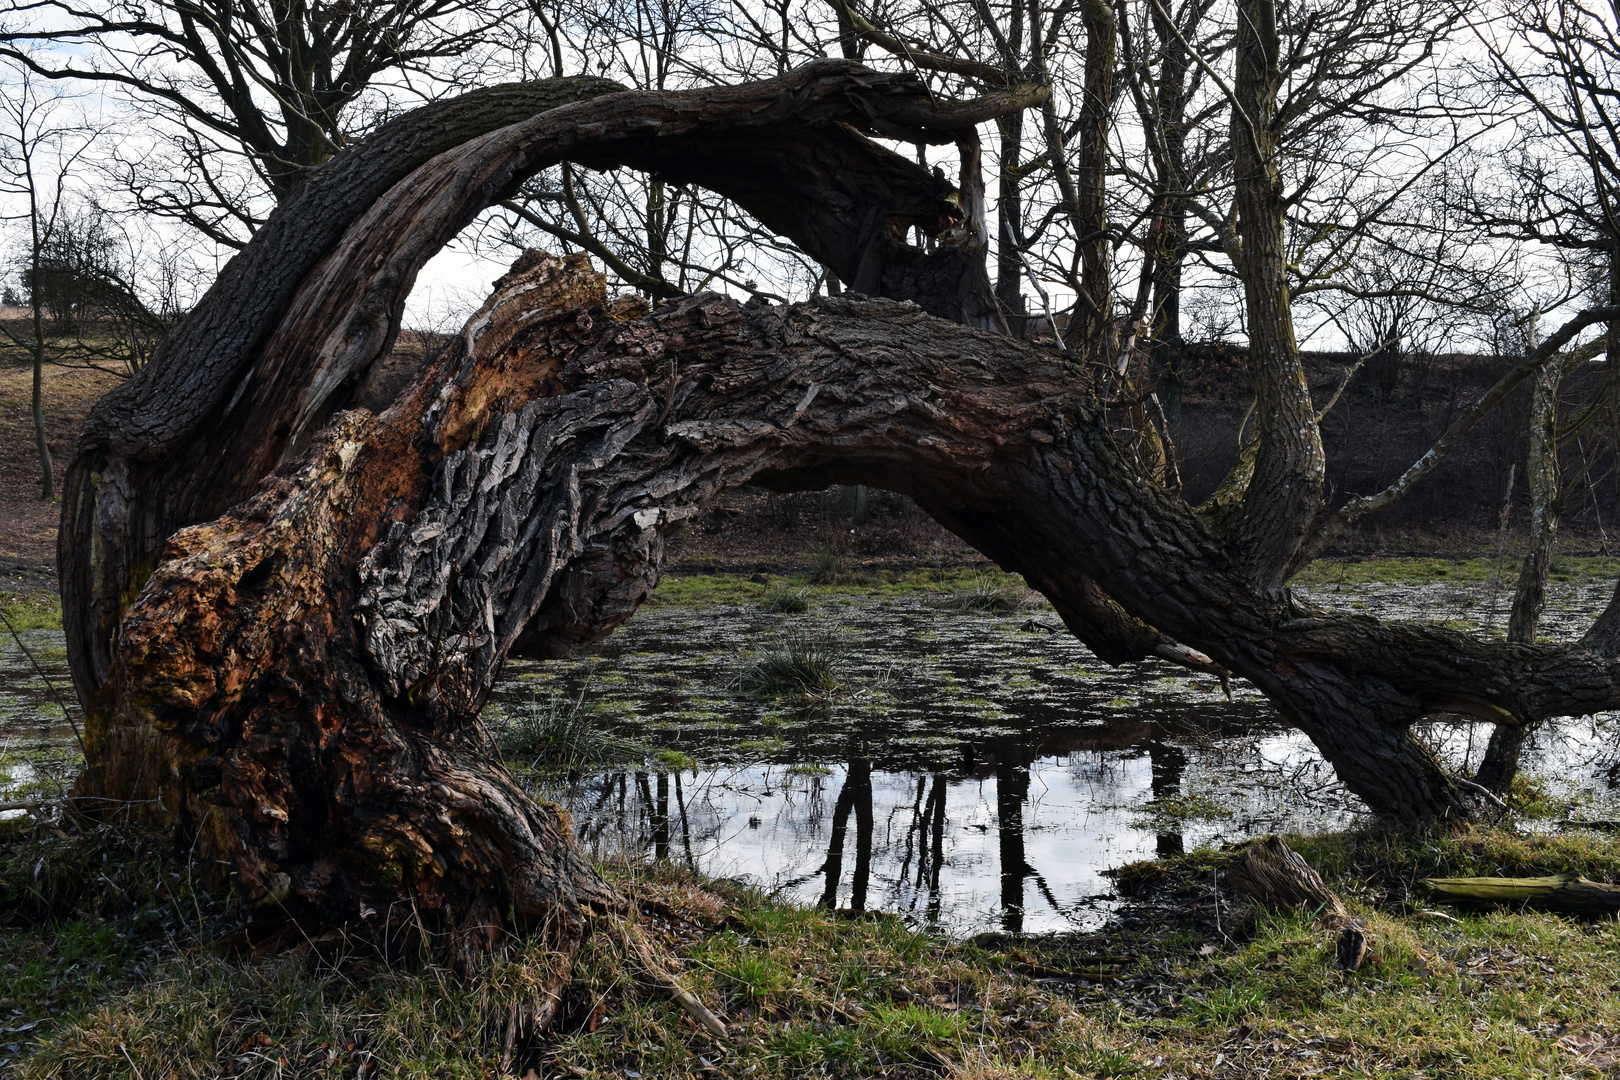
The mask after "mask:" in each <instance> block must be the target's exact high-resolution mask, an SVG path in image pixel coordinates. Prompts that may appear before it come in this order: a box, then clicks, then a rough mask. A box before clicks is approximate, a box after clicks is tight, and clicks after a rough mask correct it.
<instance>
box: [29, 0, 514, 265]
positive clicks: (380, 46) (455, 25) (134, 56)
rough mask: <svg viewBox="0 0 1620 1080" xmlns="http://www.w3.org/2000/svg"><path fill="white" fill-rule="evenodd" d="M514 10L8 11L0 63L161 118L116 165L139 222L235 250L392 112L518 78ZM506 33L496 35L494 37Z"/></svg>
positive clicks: (400, 3)
mask: <svg viewBox="0 0 1620 1080" xmlns="http://www.w3.org/2000/svg"><path fill="white" fill-rule="evenodd" d="M524 10H525V9H524V7H523V5H522V4H521V3H518V2H517V0H370V2H366V3H358V4H357V3H350V2H347V0H341V2H335V0H334V2H328V0H316V2H313V3H295V4H288V3H281V2H277V0H272V2H269V3H263V2H259V0H248V2H247V3H239V2H234V0H230V2H227V0H202V2H200V3H196V2H191V0H159V2H157V3H150V4H137V3H125V2H119V0H111V2H108V3H105V4H91V5H88V6H87V5H84V4H80V3H76V2H73V0H4V2H3V4H0V55H4V56H8V57H10V58H11V59H12V61H13V62H15V63H17V64H20V65H22V66H24V67H27V68H28V69H29V70H30V71H32V72H33V73H34V74H36V75H38V76H41V77H46V78H51V79H71V80H77V81H81V82H87V83H91V84H100V85H110V86H115V87H118V88H121V89H123V90H125V91H127V92H128V93H129V99H130V101H131V102H132V103H133V104H134V105H135V106H136V107H137V108H138V109H139V110H140V111H141V112H143V113H145V114H146V115H149V116H150V117H152V118H153V119H154V120H155V121H157V123H156V125H155V127H154V130H153V131H152V133H151V136H150V138H151V139H152V140H153V141H155V143H156V146H153V145H152V143H151V142H147V143H146V144H145V145H139V144H138V143H137V144H135V145H131V146H130V147H129V149H128V150H126V151H125V152H123V153H121V154H120V155H119V157H118V163H119V168H120V169H121V170H122V172H123V178H124V180H125V182H126V183H127V185H128V187H129V189H130V190H131V192H132V193H133V195H134V197H135V199H136V200H137V203H138V204H139V206H140V207H141V209H143V210H144V211H146V212H148V213H151V214H156V215H161V216H166V217H172V218H174V219H176V220H178V221H181V222H183V223H185V224H186V225H188V226H190V227H192V228H194V229H196V230H198V231H199V232H201V233H202V234H203V235H205V236H207V237H208V238H209V239H211V240H213V241H214V242H216V243H219V244H223V245H226V246H228V247H240V246H241V245H242V244H243V243H244V242H245V240H246V238H247V237H248V236H250V235H251V234H252V232H253V231H254V230H255V229H256V228H257V226H258V224H259V223H260V222H261V221H262V220H263V215H264V212H265V210H266V208H267V200H268V203H270V204H274V203H280V202H283V201H285V200H286V199H287V198H288V197H289V196H290V195H291V193H292V192H293V191H294V190H295V189H296V187H297V186H298V184H299V182H300V180H301V178H302V177H303V175H304V174H305V172H307V171H308V170H309V169H310V168H312V167H314V166H316V165H319V164H320V163H321V162H323V161H325V160H327V159H328V158H330V157H331V156H332V155H333V154H334V153H335V152H337V151H338V150H339V149H340V148H342V147H343V146H345V145H347V144H348V143H349V142H350V141H351V140H352V139H353V138H354V137H355V136H356V135H357V134H359V133H361V132H364V131H367V130H370V129H371V128H372V127H374V126H375V124H376V123H377V122H378V121H380V120H381V119H383V118H385V117H386V116H387V115H389V113H390V112H391V111H392V110H393V109H394V108H395V102H396V100H397V99H398V98H399V97H400V96H404V97H406V98H416V99H418V100H419V99H420V98H421V97H424V96H426V97H432V96H435V95H437V94H439V93H442V92H444V91H445V90H447V89H450V88H458V87H460V86H461V85H464V84H465V83H466V82H468V81H484V80H487V79H488V77H489V75H490V74H491V73H493V72H496V71H501V70H506V71H508V72H511V73H514V74H515V73H519V72H520V71H521V65H520V64H519V63H515V62H514V61H513V60H512V59H511V58H513V57H515V56H518V55H520V54H521V50H519V52H518V53H514V52H513V51H512V49H511V45H512V37H513V35H514V34H517V35H519V36H520V37H521V35H522V32H523V31H524V29H525V25H526V20H525V19H522V18H520V15H521V13H523V12H524ZM503 27H504V28H506V29H505V31H504V32H503V33H501V34H497V33H496V30H497V28H503Z"/></svg>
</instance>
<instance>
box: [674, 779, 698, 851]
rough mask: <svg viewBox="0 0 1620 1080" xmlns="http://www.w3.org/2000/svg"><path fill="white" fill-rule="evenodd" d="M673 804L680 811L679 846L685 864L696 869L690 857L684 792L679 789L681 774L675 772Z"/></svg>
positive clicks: (690, 840) (689, 827)
mask: <svg viewBox="0 0 1620 1080" xmlns="http://www.w3.org/2000/svg"><path fill="white" fill-rule="evenodd" d="M675 806H676V807H677V808H678V809H679V810H680V812H681V847H682V848H684V849H685V851H686V865H687V868H688V869H691V870H696V869H697V860H696V859H694V858H693V857H692V828H691V826H690V825H688V824H687V821H686V794H685V792H683V791H681V774H680V773H676V774H675Z"/></svg>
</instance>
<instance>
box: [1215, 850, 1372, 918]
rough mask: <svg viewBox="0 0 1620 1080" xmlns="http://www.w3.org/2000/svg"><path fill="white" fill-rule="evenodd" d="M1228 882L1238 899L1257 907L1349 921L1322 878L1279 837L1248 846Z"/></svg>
mask: <svg viewBox="0 0 1620 1080" xmlns="http://www.w3.org/2000/svg"><path fill="white" fill-rule="evenodd" d="M1226 880H1227V881H1229V882H1231V883H1232V887H1233V888H1234V889H1235V890H1237V894H1238V896H1239V897H1241V898H1243V899H1246V900H1249V901H1251V902H1253V903H1254V904H1255V906H1257V907H1266V908H1272V909H1274V910H1280V911H1298V910H1300V909H1301V908H1319V909H1321V914H1320V915H1319V918H1321V919H1322V920H1323V921H1325V922H1328V923H1332V924H1337V923H1339V922H1342V921H1344V920H1347V919H1348V918H1349V915H1348V913H1347V912H1346V911H1345V909H1344V902H1343V901H1342V900H1340V899H1339V897H1338V896H1337V894H1335V893H1334V892H1333V890H1332V889H1330V888H1328V887H1327V885H1326V883H1324V882H1323V881H1322V875H1320V874H1318V873H1317V872H1316V871H1315V870H1312V869H1311V867H1310V864H1308V863H1307V862H1306V861H1305V860H1304V859H1302V858H1300V856H1299V854H1298V853H1297V852H1295V851H1293V850H1291V849H1290V848H1289V847H1288V845H1287V844H1285V843H1283V842H1282V838H1281V837H1278V836H1276V835H1272V836H1268V837H1266V838H1265V839H1264V840H1262V841H1260V842H1259V843H1257V844H1251V845H1249V847H1248V848H1247V849H1246V850H1245V851H1244V852H1243V857H1242V858H1241V859H1239V860H1238V861H1237V864H1236V865H1235V866H1232V867H1230V868H1229V869H1228V870H1227V871H1226Z"/></svg>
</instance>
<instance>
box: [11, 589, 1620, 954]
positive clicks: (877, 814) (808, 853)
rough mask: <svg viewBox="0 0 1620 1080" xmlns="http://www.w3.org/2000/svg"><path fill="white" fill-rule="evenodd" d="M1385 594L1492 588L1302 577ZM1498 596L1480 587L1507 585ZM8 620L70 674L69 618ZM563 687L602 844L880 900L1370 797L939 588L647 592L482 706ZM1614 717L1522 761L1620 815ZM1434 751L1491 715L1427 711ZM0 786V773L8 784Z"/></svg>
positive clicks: (16, 731) (1451, 757) (40, 688)
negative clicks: (775, 672)
mask: <svg viewBox="0 0 1620 1080" xmlns="http://www.w3.org/2000/svg"><path fill="white" fill-rule="evenodd" d="M1607 588H1608V587H1607V586H1605V585H1602V584H1599V583H1588V584H1565V585H1561V586H1556V587H1555V589H1554V594H1553V596H1552V603H1551V605H1550V609H1549V617H1548V629H1549V632H1551V633H1553V634H1555V635H1568V634H1572V633H1576V632H1578V631H1579V629H1580V628H1582V627H1583V626H1584V624H1585V621H1586V620H1588V619H1589V618H1590V617H1591V615H1592V614H1593V613H1595V611H1596V610H1598V609H1600V608H1601V606H1602V604H1603V603H1604V602H1605V601H1606V599H1607ZM1314 599H1316V600H1318V601H1320V602H1322V603H1325V604H1328V605H1331V606H1335V607H1342V608H1345V609H1347V610H1357V611H1367V612H1370V613H1373V614H1377V615H1380V616H1382V617H1396V618H1399V617H1402V616H1414V617H1424V618H1443V619H1449V620H1451V621H1452V622H1453V624H1454V625H1458V626H1460V627H1485V628H1490V627H1493V626H1495V625H1496V624H1497V623H1499V622H1501V621H1502V620H1503V619H1505V617H1506V603H1505V601H1503V600H1502V599H1501V598H1500V596H1499V595H1493V592H1492V590H1491V589H1490V588H1489V587H1488V586H1480V585H1453V584H1450V583H1437V584H1428V585H1405V586H1393V587H1392V586H1358V587H1344V588H1338V589H1333V588H1325V589H1321V590H1318V592H1317V594H1316V595H1315V596H1314ZM1498 608H1500V609H1501V610H1500V611H1498V610H1497V609H1498ZM23 641H24V643H25V644H27V645H28V647H29V649H30V650H31V651H32V652H33V653H34V656H35V659H36V660H37V661H38V662H39V666H40V667H41V668H43V670H44V672H45V674H46V675H47V677H49V678H50V679H51V680H52V681H53V682H54V683H55V684H56V687H57V689H58V690H59V691H60V692H61V693H63V694H66V695H70V694H71V691H70V690H69V688H68V685H69V684H68V679H67V674H66V668H65V655H64V652H63V648H62V637H61V634H60V633H59V632H48V631H33V632H29V633H25V634H24V635H23ZM795 641H797V642H799V643H801V644H802V643H804V642H806V641H812V642H814V643H815V644H816V645H817V647H818V648H819V649H821V650H822V651H823V652H825V653H827V654H829V655H830V656H831V657H832V662H833V667H834V668H835V670H836V673H837V676H838V683H839V686H838V688H837V689H836V690H833V691H828V692H822V693H818V694H816V695H813V696H809V697H807V696H806V695H803V694H791V693H790V694H783V695H777V696H760V695H759V694H758V693H755V692H750V691H749V690H748V689H747V685H746V684H747V676H748V674H749V672H750V670H751V669H752V668H753V667H754V666H755V665H756V664H757V661H758V659H759V658H760V657H761V656H763V655H765V654H767V653H769V652H770V651H772V650H776V649H780V648H781V647H783V646H784V644H788V643H792V642H795ZM559 710H562V711H568V710H580V711H583V712H584V713H585V714H586V715H588V717H589V721H590V727H591V728H592V730H593V731H594V732H595V733H596V735H597V736H598V737H601V738H604V739H606V740H608V741H610V742H612V743H614V744H615V745H617V746H618V747H619V751H620V755H621V756H620V759H619V760H620V764H618V765H615V766H612V767H606V768H601V769H598V770H593V771H587V772H585V773H583V774H576V775H574V776H572V777H570V778H568V779H566V780H557V779H553V780H536V785H537V787H538V788H539V789H540V790H541V791H542V792H543V793H544V794H546V795H547V796H549V797H551V798H554V799H557V800H559V801H561V802H562V803H564V804H565V805H566V806H567V807H568V808H569V809H570V810H571V811H572V813H573V815H574V820H575V823H576V827H577V829H578V832H579V836H580V839H581V841H582V842H583V843H584V844H585V845H586V846H587V847H588V848H590V849H591V850H592V851H594V852H595V853H597V854H598V855H599V856H601V857H603V858H633V859H640V858H647V857H651V858H662V859H670V860H675V861H677V862H679V863H681V864H684V865H688V866H691V867H693V868H695V869H697V870H699V871H701V872H703V873H705V874H709V875H713V876H719V877H731V878H738V879H742V880H745V881H747V882H750V883H752V884H755V885H758V886H761V887H764V888H767V889H772V890H776V891H778V892H779V893H781V894H782V895H784V896H786V897H789V898H792V899H796V900H799V901H802V902H805V903H824V904H828V905H832V906H837V907H841V908H848V909H854V910H878V911H887V912H894V913H897V914H899V915H901V916H902V917H904V918H907V919H909V920H914V921H916V922H918V923H926V924H931V925H935V926H938V927H939V928H941V929H943V930H945V931H947V932H950V933H953V934H972V933H977V932H980V931H985V930H1022V931H1028V932H1037V931H1044V930H1059V929H1081V928H1088V927H1092V926H1095V925H1097V924H1098V923H1099V922H1100V921H1101V920H1102V919H1104V918H1105V917H1106V916H1107V914H1108V912H1109V910H1110V905H1111V903H1112V901H1113V885H1112V880H1111V878H1110V877H1109V875H1108V871H1110V870H1112V869H1114V868H1117V867H1119V866H1120V865H1122V864H1124V863H1127V862H1131V861H1134V860H1139V859H1152V858H1155V857H1156V856H1158V855H1161V854H1166V853H1174V852H1180V851H1183V850H1187V849H1190V848H1192V847H1196V846H1198V845H1204V844H1220V843H1223V842H1228V841H1234V840H1239V839H1243V838H1245V837H1249V836H1254V835H1259V834H1264V833H1266V832H1270V831H1276V830H1302V831H1310V830H1321V829H1330V828H1338V827H1342V826H1344V825H1346V824H1348V823H1350V822H1352V821H1353V820H1354V819H1355V818H1356V816H1357V815H1358V814H1359V813H1360V812H1362V811H1363V810H1364V808H1363V807H1362V806H1361V805H1360V803H1359V801H1358V800H1356V799H1355V798H1354V797H1353V796H1351V795H1349V794H1348V793H1347V792H1345V791H1344V790H1343V789H1342V788H1341V787H1340V786H1339V785H1338V783H1337V782H1336V780H1335V779H1334V776H1333V773H1332V770H1331V769H1330V768H1328V767H1327V766H1326V764H1325V763H1324V762H1323V761H1322V760H1321V758H1320V757H1319V755H1317V753H1316V751H1315V749H1314V748H1313V747H1312V746H1311V745H1310V743H1309V742H1308V741H1307V740H1306V739H1304V738H1303V737H1302V736H1300V735H1299V734H1298V733H1297V732H1294V731H1292V730H1290V729H1288V728H1287V727H1286V726H1285V725H1284V724H1282V723H1281V722H1280V721H1279V719H1278V718H1277V716H1276V715H1275V713H1274V712H1273V711H1272V710H1271V708H1270V706H1269V705H1268V704H1267V703H1266V702H1265V700H1264V699H1263V698H1261V697H1260V696H1259V695H1258V694H1257V693H1255V692H1254V691H1253V690H1252V689H1250V688H1248V687H1247V686H1245V685H1244V684H1242V683H1241V682H1238V683H1235V684H1234V685H1233V687H1232V690H1231V696H1230V698H1228V697H1227V695H1226V694H1225V693H1223V691H1222V689H1221V687H1220V685H1219V683H1218V682H1216V681H1215V680H1214V679H1212V678H1208V677H1205V676H1200V675H1193V674H1190V673H1188V672H1187V671H1185V670H1184V669H1181V668H1176V667H1173V666H1170V665H1167V664H1160V663H1157V662H1149V663H1144V664H1141V665H1137V666H1134V667H1130V668H1124V669H1110V668H1108V667H1106V666H1105V665H1103V664H1101V663H1099V662H1098V661H1097V660H1096V659H1095V658H1094V657H1093V656H1092V655H1091V654H1090V653H1089V652H1088V651H1087V650H1086V649H1085V648H1084V647H1083V646H1082V645H1080V644H1079V643H1078V642H1076V641H1075V640H1074V639H1073V638H1071V637H1069V636H1068V635H1067V634H1066V633H1063V632H1061V630H1060V629H1059V627H1058V620H1057V618H1056V616H1055V614H1054V613H1053V612H1052V611H1051V609H1050V608H1047V607H1044V606H1036V607H1033V608H1028V609H1026V610H1023V611H1018V612H1013V613H1004V614H984V613H972V612H964V611H961V610H957V609H956V608H954V607H952V606H951V605H950V599H949V597H948V596H943V595H931V594H919V593H914V592H913V593H907V592H890V593H888V594H884V592H883V590H865V591H859V592H849V593H829V594H827V595H824V596H821V597H820V598H819V599H818V601H817V602H816V604H815V606H814V607H813V608H812V610H811V611H809V612H806V613H802V614H795V615H779V614H771V613H767V612H766V611H764V610H763V609H762V608H761V607H760V606H759V605H758V603H757V602H755V601H752V600H745V601H743V602H739V603H735V604H709V605H702V606H690V605H672V604H660V603H652V604H649V605H648V606H647V607H646V608H644V609H643V610H642V611H641V612H640V613H639V614H638V615H637V616H636V618H635V619H634V620H632V621H631V623H630V624H628V625H627V626H626V627H624V628H623V629H621V630H620V631H619V632H618V633H616V634H615V635H613V636H612V637H611V638H609V639H607V640H606V641H604V642H601V643H599V644H598V645H596V646H594V647H593V648H592V649H591V650H589V651H588V653H587V654H586V655H582V656H580V657H578V658H576V659H573V660H568V661H552V662H546V663H530V662H513V663H512V664H510V665H509V666H508V669H507V671H506V673H505V675H504V677H503V679H502V682H501V683H500V685H499V686H498V687H497V688H496V691H495V694H494V695H493V697H492V702H491V706H490V709H489V711H488V713H487V714H486V717H485V720H486V723H487V724H488V726H489V727H490V728H491V729H492V730H493V731H494V732H495V733H496V734H497V735H499V733H500V732H501V731H502V730H503V729H506V728H510V727H512V726H513V725H515V724H519V723H521V722H522V720H523V719H524V717H525V716H526V715H533V714H535V713H537V712H538V713H541V714H547V713H555V712H557V711H559ZM1617 720H1620V717H1616V716H1602V717H1598V718H1595V719H1590V720H1582V721H1578V722H1571V723H1568V724H1564V725H1560V726H1558V727H1555V728H1549V729H1546V730H1544V731H1542V732H1540V733H1538V734H1537V735H1536V736H1535V738H1534V741H1533V744H1532V746H1531V748H1530V749H1529V751H1528V753H1527V760H1526V768H1525V771H1526V773H1527V774H1528V775H1529V776H1531V777H1533V778H1535V779H1537V780H1538V781H1540V782H1541V783H1542V784H1543V785H1544V786H1546V787H1547V789H1548V790H1549V791H1550V793H1552V794H1553V795H1554V796H1556V797H1558V798H1562V799H1563V800H1564V801H1565V804H1566V805H1567V806H1569V807H1571V813H1572V814H1574V815H1576V816H1591V817H1620V808H1616V805H1615V803H1616V800H1615V798H1614V796H1613V794H1612V784H1613V780H1614V777H1615V776H1616V775H1617V769H1616V756H1615V754H1614V752H1613V751H1612V750H1611V748H1612V747H1615V746H1616V745H1620V739H1617V738H1616V735H1617V734H1620V723H1617ZM1428 735H1429V737H1430V738H1431V739H1432V740H1433V741H1434V743H1435V745H1436V748H1437V749H1438V750H1439V751H1440V752H1441V754H1442V756H1443V757H1444V758H1446V759H1447V762H1448V764H1449V765H1451V766H1452V767H1457V768H1461V767H1467V766H1468V765H1470V764H1477V762H1478V759H1479V755H1480V753H1482V751H1483V748H1484V744H1485V740H1486V739H1487V738H1488V735H1489V732H1488V730H1486V729H1484V728H1482V727H1472V726H1456V727H1441V726H1436V727H1434V728H1432V729H1430V731H1429V733H1428ZM0 740H3V741H0V765H3V766H4V769H5V771H6V777H5V779H6V788H0V800H3V799H5V798H10V797H15V794H16V793H18V792H20V791H22V790H24V789H25V787H30V788H35V789H38V788H44V789H46V791H47V792H48V791H49V790H50V789H51V788H53V787H54V786H56V785H59V784H60V783H62V782H65V781H66V780H68V779H70V778H71V776H72V774H73V773H74V772H75V771H76V769H77V767H78V762H79V760H80V758H79V754H78V750H77V746H76V744H75V739H74V735H73V732H72V730H71V728H70V726H69V725H68V724H67V723H66V721H65V718H64V714H63V712H62V710H61V709H60V708H59V707H58V706H57V705H56V702H55V700H54V698H53V696H52V694H51V693H50V691H49V690H47V688H46V687H45V686H44V685H43V683H42V680H41V679H40V678H39V675H38V674H37V672H36V670H35V667H34V665H33V664H32V663H30V662H29V660H28V659H27V658H26V657H24V656H23V655H22V653H21V652H20V650H18V648H17V646H16V644H15V643H13V642H11V641H9V640H4V641H0ZM7 789H9V791H10V792H11V794H10V795H8V794H7V793H6V791H7Z"/></svg>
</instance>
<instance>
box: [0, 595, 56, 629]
mask: <svg viewBox="0 0 1620 1080" xmlns="http://www.w3.org/2000/svg"><path fill="white" fill-rule="evenodd" d="M0 610H4V611H5V614H6V619H7V620H9V621H10V623H11V626H12V628H13V629H15V630H16V631H17V632H18V633H19V634H20V633H22V632H23V631H25V630H60V629H62V601H61V600H60V599H58V598H57V597H55V596H53V595H51V594H50V593H29V594H24V595H22V596H18V597H16V598H15V599H14V600H11V601H9V602H7V603H5V604H0ZM0 634H6V631H5V627H4V626H0ZM9 638H10V635H9V634H6V639H7V640H9Z"/></svg>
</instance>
